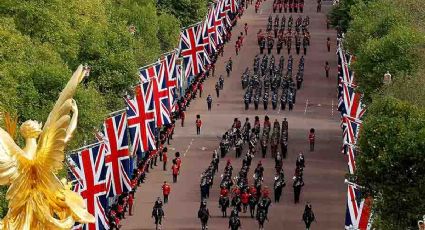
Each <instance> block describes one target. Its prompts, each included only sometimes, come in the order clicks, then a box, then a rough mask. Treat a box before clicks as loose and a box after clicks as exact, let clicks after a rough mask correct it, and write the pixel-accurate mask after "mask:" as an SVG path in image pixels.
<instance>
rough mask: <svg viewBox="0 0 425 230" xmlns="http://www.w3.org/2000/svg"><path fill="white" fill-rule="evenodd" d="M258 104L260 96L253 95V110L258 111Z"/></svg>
mask: <svg viewBox="0 0 425 230" xmlns="http://www.w3.org/2000/svg"><path fill="white" fill-rule="evenodd" d="M259 103H260V96H259V95H258V93H256V94H255V97H254V107H255V110H258V104H259Z"/></svg>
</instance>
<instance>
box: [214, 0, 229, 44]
mask: <svg viewBox="0 0 425 230" xmlns="http://www.w3.org/2000/svg"><path fill="white" fill-rule="evenodd" d="M224 4H225V2H224V0H223V1H218V2H217V3H216V4H215V16H216V18H215V21H216V26H217V31H218V32H219V34H220V36H224V35H226V34H227V30H226V26H225V25H229V22H228V21H226V22H224V20H227V13H226V11H224Z"/></svg>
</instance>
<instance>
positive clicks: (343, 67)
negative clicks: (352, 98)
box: [337, 48, 355, 85]
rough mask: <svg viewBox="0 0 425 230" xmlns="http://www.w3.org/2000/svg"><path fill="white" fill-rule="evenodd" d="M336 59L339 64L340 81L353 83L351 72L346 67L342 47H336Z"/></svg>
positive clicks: (345, 56)
mask: <svg viewBox="0 0 425 230" xmlns="http://www.w3.org/2000/svg"><path fill="white" fill-rule="evenodd" d="M337 52H338V59H339V61H338V62H339V63H340V66H341V72H342V82H345V83H347V84H351V85H354V84H355V83H354V79H353V72H352V71H351V70H350V69H349V68H348V63H347V55H346V53H345V51H344V50H343V49H342V48H338V50H337Z"/></svg>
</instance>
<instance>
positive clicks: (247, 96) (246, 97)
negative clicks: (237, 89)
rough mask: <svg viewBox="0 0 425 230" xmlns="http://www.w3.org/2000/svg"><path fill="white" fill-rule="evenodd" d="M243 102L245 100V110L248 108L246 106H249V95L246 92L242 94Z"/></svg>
mask: <svg viewBox="0 0 425 230" xmlns="http://www.w3.org/2000/svg"><path fill="white" fill-rule="evenodd" d="M244 102H245V110H248V108H249V95H248V92H247V93H246V94H245V96H244Z"/></svg>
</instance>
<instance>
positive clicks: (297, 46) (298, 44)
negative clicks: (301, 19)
mask: <svg viewBox="0 0 425 230" xmlns="http://www.w3.org/2000/svg"><path fill="white" fill-rule="evenodd" d="M300 48H301V39H300V37H299V35H298V34H297V35H296V36H295V49H296V51H297V54H298V55H299V54H300Z"/></svg>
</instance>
